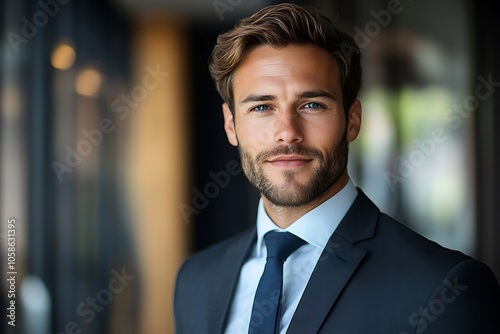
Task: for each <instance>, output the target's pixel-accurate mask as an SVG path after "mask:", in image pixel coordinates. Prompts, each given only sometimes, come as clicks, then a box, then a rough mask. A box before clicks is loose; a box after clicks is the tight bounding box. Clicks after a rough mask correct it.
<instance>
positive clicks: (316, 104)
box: [303, 102, 323, 109]
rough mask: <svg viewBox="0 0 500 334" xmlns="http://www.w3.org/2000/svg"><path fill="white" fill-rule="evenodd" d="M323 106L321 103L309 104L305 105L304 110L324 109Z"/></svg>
mask: <svg viewBox="0 0 500 334" xmlns="http://www.w3.org/2000/svg"><path fill="white" fill-rule="evenodd" d="M322 107H323V106H322V105H321V104H319V103H316V102H308V103H306V104H304V106H303V108H306V109H320V108H322Z"/></svg>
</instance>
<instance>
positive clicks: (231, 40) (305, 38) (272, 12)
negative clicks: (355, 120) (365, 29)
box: [209, 3, 361, 113]
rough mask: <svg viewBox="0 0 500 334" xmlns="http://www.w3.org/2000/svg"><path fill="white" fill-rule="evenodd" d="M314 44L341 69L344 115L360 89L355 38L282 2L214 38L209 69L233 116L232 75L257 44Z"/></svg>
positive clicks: (309, 10)
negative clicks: (326, 52)
mask: <svg viewBox="0 0 500 334" xmlns="http://www.w3.org/2000/svg"><path fill="white" fill-rule="evenodd" d="M289 44H297V45H304V44H313V45H316V46H319V47H321V48H323V49H325V50H326V51H328V52H329V53H330V54H331V55H332V56H333V57H334V58H335V60H336V61H337V64H338V66H339V70H340V80H341V85H342V98H343V103H344V110H345V112H346V113H347V112H348V111H349V108H350V106H351V105H352V103H353V102H354V100H355V99H356V97H357V96H358V92H359V89H360V88H361V64H360V56H361V53H360V50H359V47H358V46H357V45H356V43H355V41H354V39H353V38H352V37H351V36H350V35H349V34H348V33H346V32H344V31H343V30H341V29H340V28H339V27H337V26H335V25H334V24H333V23H332V21H331V20H330V19H328V18H327V17H326V16H324V15H323V14H321V13H320V12H319V11H318V10H316V9H314V8H308V7H301V6H298V5H295V4H290V3H282V4H278V5H272V6H268V7H265V8H263V9H261V10H259V11H258V12H257V13H255V14H253V15H252V16H250V17H247V18H244V19H242V20H240V21H239V22H238V23H237V24H236V25H235V26H234V28H233V29H232V30H229V31H228V32H225V33H223V34H221V35H219V37H218V38H217V44H216V45H215V47H214V49H213V52H212V55H211V57H210V64H209V70H210V74H211V76H212V79H213V80H214V81H215V86H216V88H217V91H218V92H219V94H220V95H221V97H222V99H223V100H224V102H226V103H228V104H229V106H230V109H231V111H232V112H233V113H234V101H233V87H232V74H233V72H234V70H235V69H236V67H238V65H239V63H240V62H241V60H242V59H243V57H244V56H245V53H246V52H247V51H248V50H249V49H250V48H251V47H254V46H257V45H271V46H276V47H285V46H287V45H289Z"/></svg>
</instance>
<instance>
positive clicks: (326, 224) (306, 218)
mask: <svg viewBox="0 0 500 334" xmlns="http://www.w3.org/2000/svg"><path fill="white" fill-rule="evenodd" d="M357 195H358V191H357V189H356V187H355V186H354V184H353V183H352V181H351V180H350V179H349V182H348V183H347V184H346V186H345V187H344V188H342V190H340V191H339V192H338V193H337V194H335V195H334V196H332V197H331V198H329V199H328V200H326V201H325V202H323V203H322V204H321V205H319V206H317V207H316V208H314V209H313V210H311V211H309V212H308V213H306V214H305V215H303V216H302V217H300V218H299V219H298V220H296V221H295V222H294V223H293V224H292V225H290V226H289V227H288V228H286V229H285V230H282V229H281V228H279V227H278V226H277V225H275V224H274V223H273V221H272V220H271V218H269V216H268V215H267V213H266V211H265V209H264V205H263V203H262V199H261V200H260V201H259V206H258V211H257V243H256V245H255V247H254V249H253V251H252V253H251V254H250V257H249V258H248V260H247V261H246V262H245V264H243V267H242V268H241V272H240V276H239V279H238V285H237V287H236V291H235V294H234V297H233V302H232V306H231V310H230V314H229V319H228V324H227V327H226V331H225V333H226V334H240V333H241V334H244V333H245V334H246V333H248V324H249V323H250V316H251V312H252V304H253V299H254V296H255V292H256V291H257V285H258V284H259V280H260V277H261V276H262V273H263V272H264V266H265V264H266V254H267V251H266V247H265V244H264V243H263V237H264V235H265V234H266V233H267V232H269V231H273V230H281V231H288V232H290V233H293V234H295V235H296V236H298V237H300V238H302V239H303V240H305V241H306V242H307V244H306V245H304V246H302V247H300V248H299V249H298V250H297V251H295V252H294V253H293V254H292V255H290V257H288V259H287V260H286V262H285V264H284V266H283V297H282V307H281V311H282V315H281V323H280V333H282V334H284V333H286V331H287V329H288V326H289V325H290V322H291V320H292V317H293V314H294V313H295V310H296V309H297V305H298V304H299V301H300V298H301V296H302V294H303V292H304V290H305V288H306V285H307V282H308V281H309V278H310V277H311V274H312V272H313V270H314V267H315V266H316V263H317V262H318V260H319V258H320V256H321V253H322V252H323V249H324V248H325V247H326V245H327V243H328V240H329V239H330V236H331V235H332V234H333V232H334V231H335V229H336V228H337V226H338V225H339V224H340V221H341V220H342V219H343V218H344V216H345V215H346V213H347V211H348V210H349V208H350V207H351V205H352V203H353V202H354V200H355V199H356V196H357Z"/></svg>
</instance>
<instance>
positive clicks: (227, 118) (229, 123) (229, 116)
mask: <svg viewBox="0 0 500 334" xmlns="http://www.w3.org/2000/svg"><path fill="white" fill-rule="evenodd" d="M222 113H223V114H224V130H225V131H226V136H227V140H228V141H229V143H230V144H231V145H233V146H238V137H237V136H236V128H235V125H234V116H233V113H232V112H231V109H229V105H228V104H227V103H224V104H222Z"/></svg>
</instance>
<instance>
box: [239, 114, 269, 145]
mask: <svg viewBox="0 0 500 334" xmlns="http://www.w3.org/2000/svg"><path fill="white" fill-rule="evenodd" d="M236 133H237V135H238V141H239V143H240V145H242V146H244V147H246V148H247V149H251V150H252V151H258V150H260V149H262V148H263V147H267V146H269V144H271V143H272V142H273V139H274V134H273V131H272V129H271V126H270V123H269V122H268V121H265V120H251V121H250V120H249V121H247V122H236Z"/></svg>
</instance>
